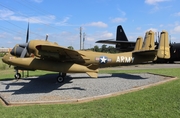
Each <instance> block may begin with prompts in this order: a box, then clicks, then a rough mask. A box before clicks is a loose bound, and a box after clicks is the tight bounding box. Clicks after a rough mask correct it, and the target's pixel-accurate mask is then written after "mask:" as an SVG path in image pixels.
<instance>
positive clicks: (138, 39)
mask: <svg viewBox="0 0 180 118" xmlns="http://www.w3.org/2000/svg"><path fill="white" fill-rule="evenodd" d="M142 44H143V38H142V37H138V38H137V40H136V45H135V47H134V51H138V50H141V48H142Z"/></svg>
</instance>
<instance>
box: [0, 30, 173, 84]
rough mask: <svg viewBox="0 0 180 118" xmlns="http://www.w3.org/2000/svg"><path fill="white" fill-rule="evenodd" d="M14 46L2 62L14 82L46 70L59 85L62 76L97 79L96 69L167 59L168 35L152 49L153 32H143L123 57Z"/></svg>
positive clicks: (35, 43)
mask: <svg viewBox="0 0 180 118" xmlns="http://www.w3.org/2000/svg"><path fill="white" fill-rule="evenodd" d="M28 37H29V28H28V33H27V38H26V43H24V44H17V45H15V47H14V48H13V49H12V51H11V52H10V53H8V54H6V55H5V56H4V57H3V58H2V60H3V62H4V63H6V64H8V65H13V66H14V67H15V70H16V74H15V78H16V79H20V78H21V74H20V73H18V70H20V69H22V70H47V71H55V72H59V76H58V77H57V81H58V82H63V81H64V78H65V76H66V73H87V74H88V75H89V76H90V77H92V78H97V77H98V75H97V73H98V68H99V67H108V66H120V65H125V64H128V65H129V64H138V63H142V62H147V61H154V60H156V59H157V58H164V59H167V58H170V52H169V41H168V33H167V32H166V31H162V32H161V37H160V44H159V47H158V49H155V45H154V32H152V31H149V32H146V35H145V38H144V42H143V39H142V37H138V38H137V40H136V45H135V48H134V50H133V51H131V52H123V53H116V54H110V53H100V52H93V51H82V50H80V51H77V50H71V49H68V48H65V47H62V46H59V45H58V44H57V43H52V42H49V41H45V40H31V41H29V42H28Z"/></svg>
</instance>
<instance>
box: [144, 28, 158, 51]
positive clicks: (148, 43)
mask: <svg viewBox="0 0 180 118" xmlns="http://www.w3.org/2000/svg"><path fill="white" fill-rule="evenodd" d="M154 48H155V46H154V32H153V31H151V30H150V31H149V32H146V35H145V38H144V42H143V46H142V50H154Z"/></svg>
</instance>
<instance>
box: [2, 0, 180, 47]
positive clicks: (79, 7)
mask: <svg viewBox="0 0 180 118" xmlns="http://www.w3.org/2000/svg"><path fill="white" fill-rule="evenodd" d="M179 5H180V0H0V47H13V46H14V45H15V44H17V43H24V42H25V39H26V30H27V25H28V22H29V23H30V40H33V39H43V40H44V39H45V36H46V34H48V35H49V39H48V40H49V41H52V42H57V43H58V44H59V45H61V46H64V47H68V46H70V45H72V46H73V47H74V48H75V49H79V47H80V46H79V42H80V41H79V29H80V27H82V31H83V32H85V34H86V35H85V36H86V40H85V48H91V47H93V46H94V45H99V46H100V44H96V43H95V42H96V41H97V40H104V39H115V37H116V27H117V26H118V25H122V26H123V28H124V31H125V32H126V35H127V37H128V39H129V40H130V41H135V40H136V38H137V37H138V36H143V37H144V35H145V32H146V31H148V30H150V29H151V30H153V31H155V32H161V31H162V30H166V31H168V33H169V35H170V39H171V41H172V42H180V40H179V39H180V6H179Z"/></svg>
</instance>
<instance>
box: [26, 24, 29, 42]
mask: <svg viewBox="0 0 180 118" xmlns="http://www.w3.org/2000/svg"><path fill="white" fill-rule="evenodd" d="M28 40H29V22H28V28H27V35H26V43H27V42H28Z"/></svg>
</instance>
